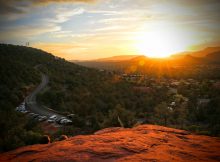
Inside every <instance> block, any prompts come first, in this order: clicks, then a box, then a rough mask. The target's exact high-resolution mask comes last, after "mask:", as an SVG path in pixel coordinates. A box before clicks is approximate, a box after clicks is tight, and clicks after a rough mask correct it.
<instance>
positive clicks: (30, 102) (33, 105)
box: [25, 74, 65, 118]
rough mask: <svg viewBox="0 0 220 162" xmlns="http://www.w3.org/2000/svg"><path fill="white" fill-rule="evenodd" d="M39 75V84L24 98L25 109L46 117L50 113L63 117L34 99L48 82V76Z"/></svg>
mask: <svg viewBox="0 0 220 162" xmlns="http://www.w3.org/2000/svg"><path fill="white" fill-rule="evenodd" d="M41 77H42V79H41V83H40V85H39V86H38V87H37V88H36V89H35V90H34V91H33V92H32V93H31V94H30V95H29V96H27V97H26V99H25V104H26V107H27V110H29V111H30V112H33V113H36V114H39V115H42V116H47V117H50V116H52V115H56V116H57V117H58V118H61V117H65V116H64V115H61V114H58V113H56V112H54V111H52V110H50V109H48V108H46V107H45V106H43V105H40V104H39V103H37V100H36V96H37V94H39V93H40V92H41V91H43V90H44V89H45V88H46V87H47V85H48V83H49V77H48V76H47V75H45V74H42V76H41Z"/></svg>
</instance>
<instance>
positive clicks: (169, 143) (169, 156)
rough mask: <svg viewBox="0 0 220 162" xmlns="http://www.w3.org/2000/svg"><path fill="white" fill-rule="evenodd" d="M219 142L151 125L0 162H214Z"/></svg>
mask: <svg viewBox="0 0 220 162" xmlns="http://www.w3.org/2000/svg"><path fill="white" fill-rule="evenodd" d="M219 151H220V140H219V138H214V137H208V136H200V135H193V134H190V133H189V132H186V131H183V130H178V129H172V128H167V127H161V126H155V125H142V126H138V127H134V128H132V129H123V128H107V129H104V130H100V131H98V132H96V133H95V134H94V135H87V136H86V135H84V136H76V137H72V138H69V139H67V140H65V141H61V142H55V143H52V144H45V145H33V146H28V147H22V148H19V149H17V150H14V151H10V152H7V153H4V154H1V155H0V161H2V162H4V161H89V162H92V161H94V162H98V161H103V162H105V161H106V162H107V161H108V162H109V161H135V162H136V161H157V162H164V161H169V162H172V161H174V162H176V161H179V162H186V161H188V162H190V161H194V162H217V161H219V160H220V155H219Z"/></svg>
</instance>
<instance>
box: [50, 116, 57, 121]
mask: <svg viewBox="0 0 220 162" xmlns="http://www.w3.org/2000/svg"><path fill="white" fill-rule="evenodd" d="M49 119H52V120H56V119H57V116H56V115H52V116H51V117H50V118H49Z"/></svg>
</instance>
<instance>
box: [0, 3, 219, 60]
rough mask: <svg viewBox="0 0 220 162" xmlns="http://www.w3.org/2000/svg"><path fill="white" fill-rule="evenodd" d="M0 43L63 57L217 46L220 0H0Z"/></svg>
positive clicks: (166, 52) (162, 53)
mask: <svg viewBox="0 0 220 162" xmlns="http://www.w3.org/2000/svg"><path fill="white" fill-rule="evenodd" d="M0 3H1V5H0V23H1V26H0V42H1V43H10V44H18V45H25V43H26V42H30V46H32V47H36V48H40V49H43V50H46V51H48V52H51V53H53V54H55V55H57V56H60V57H63V58H65V59H67V60H78V59H80V60H88V59H96V58H103V57H109V56H113V55H137V54H141V55H143V54H144V55H146V56H149V57H166V56H168V55H169V54H173V53H177V52H182V51H186V50H198V49H202V48H205V47H208V46H219V45H220V12H219V8H220V1H219V0H19V1H18V0H0Z"/></svg>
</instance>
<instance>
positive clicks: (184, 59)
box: [76, 47, 220, 70]
mask: <svg viewBox="0 0 220 162" xmlns="http://www.w3.org/2000/svg"><path fill="white" fill-rule="evenodd" d="M219 57H220V47H208V48H205V49H204V50H201V51H197V52H183V53H179V54H176V55H172V56H171V57H170V58H167V59H154V58H148V57H146V56H141V55H132V56H114V57H110V58H104V59H98V60H92V61H77V62H76V63H77V64H80V65H83V66H87V67H92V68H99V69H107V70H115V69H123V68H126V67H128V66H131V65H132V64H135V63H142V64H143V63H144V65H145V66H148V65H155V66H157V65H158V64H161V63H165V64H170V65H175V66H178V65H181V66H184V65H186V66H188V65H191V66H192V65H205V64H212V63H215V64H216V63H217V64H220V58H219Z"/></svg>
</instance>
